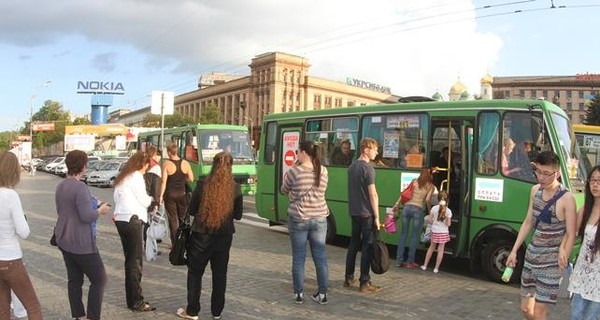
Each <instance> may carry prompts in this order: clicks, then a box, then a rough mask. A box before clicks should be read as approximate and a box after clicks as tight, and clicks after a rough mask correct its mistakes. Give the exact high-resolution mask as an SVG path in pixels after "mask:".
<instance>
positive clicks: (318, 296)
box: [311, 292, 327, 304]
mask: <svg viewBox="0 0 600 320" xmlns="http://www.w3.org/2000/svg"><path fill="white" fill-rule="evenodd" d="M311 298H312V299H313V301H314V302H316V303H318V304H327V293H318V292H317V293H315V294H313V295H312V296H311Z"/></svg>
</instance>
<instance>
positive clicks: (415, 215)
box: [392, 168, 435, 268]
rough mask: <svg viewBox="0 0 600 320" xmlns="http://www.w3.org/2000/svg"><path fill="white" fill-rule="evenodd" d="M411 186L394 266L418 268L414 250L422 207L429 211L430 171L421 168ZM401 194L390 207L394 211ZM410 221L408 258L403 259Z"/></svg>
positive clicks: (432, 187) (415, 249)
mask: <svg viewBox="0 0 600 320" xmlns="http://www.w3.org/2000/svg"><path fill="white" fill-rule="evenodd" d="M411 183H412V184H413V185H414V187H413V195H412V198H411V199H410V200H409V201H408V202H407V203H406V204H405V205H404V210H402V233H401V234H400V242H399V243H398V252H397V253H396V267H401V266H404V267H407V268H418V267H419V264H418V263H415V252H416V251H417V244H418V243H419V236H420V234H421V228H422V227H423V217H424V216H425V214H424V209H427V212H429V200H430V199H431V194H432V193H433V191H434V189H435V187H434V186H433V178H432V176H431V171H430V170H429V169H428V168H423V169H421V174H420V175H419V177H418V178H417V179H416V180H413V181H412V182H411ZM400 198H401V195H400V196H398V201H396V204H395V205H394V207H393V208H392V210H394V212H396V211H397V210H398V204H399V203H400ZM424 207H425V208H424ZM411 223H412V232H411V237H410V245H409V249H408V259H406V261H405V260H404V251H405V250H406V238H407V236H408V228H409V226H410V225H411Z"/></svg>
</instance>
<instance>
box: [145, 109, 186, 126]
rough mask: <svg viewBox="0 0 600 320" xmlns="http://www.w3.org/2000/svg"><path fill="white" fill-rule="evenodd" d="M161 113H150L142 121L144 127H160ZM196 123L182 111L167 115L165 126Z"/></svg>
mask: <svg viewBox="0 0 600 320" xmlns="http://www.w3.org/2000/svg"><path fill="white" fill-rule="evenodd" d="M160 121H161V119H160V115H157V114H148V115H147V116H146V117H145V118H144V121H143V122H142V127H151V128H152V127H154V128H160ZM193 123H195V121H194V119H193V118H192V117H189V116H184V115H182V114H180V113H175V114H173V115H167V116H165V128H172V127H180V126H185V125H188V124H193Z"/></svg>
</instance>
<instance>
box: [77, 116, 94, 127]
mask: <svg viewBox="0 0 600 320" xmlns="http://www.w3.org/2000/svg"><path fill="white" fill-rule="evenodd" d="M90 123H92V122H91V121H90V120H89V119H88V118H75V120H73V125H74V126H79V125H86V124H90Z"/></svg>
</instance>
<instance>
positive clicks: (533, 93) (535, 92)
mask: <svg viewBox="0 0 600 320" xmlns="http://www.w3.org/2000/svg"><path fill="white" fill-rule="evenodd" d="M531 99H537V90H531Z"/></svg>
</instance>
